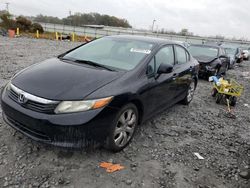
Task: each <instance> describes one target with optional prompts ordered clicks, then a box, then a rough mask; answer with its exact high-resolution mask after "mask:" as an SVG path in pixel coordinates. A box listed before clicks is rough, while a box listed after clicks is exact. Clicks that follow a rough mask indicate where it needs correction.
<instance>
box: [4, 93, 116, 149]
mask: <svg viewBox="0 0 250 188" xmlns="http://www.w3.org/2000/svg"><path fill="white" fill-rule="evenodd" d="M1 106H2V111H3V118H4V121H5V122H6V123H7V124H9V125H10V126H11V127H13V128H14V129H16V130H18V131H20V132H21V133H23V134H25V135H26V136H28V137H30V138H32V139H33V140H36V141H40V142H43V143H47V144H52V145H56V146H62V147H73V148H78V147H85V146H88V145H90V144H95V143H102V142H104V141H105V138H106V137H107V134H108V131H109V129H110V125H111V124H112V122H113V120H114V118H115V115H116V114H117V111H118V110H119V109H116V108H112V107H105V108H103V109H97V110H90V111H86V112H79V113H71V114H43V113H39V112H35V111H32V110H29V109H26V108H23V107H22V106H21V105H19V104H18V103H16V102H14V101H13V100H12V99H10V98H9V97H8V96H7V95H6V94H5V95H4V94H3V95H2V97H1Z"/></svg>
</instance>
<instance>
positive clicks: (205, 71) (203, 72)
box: [199, 64, 216, 76]
mask: <svg viewBox="0 0 250 188" xmlns="http://www.w3.org/2000/svg"><path fill="white" fill-rule="evenodd" d="M215 73H216V69H215V68H213V67H211V66H209V65H203V64H200V69H199V76H207V75H208V76H211V75H215Z"/></svg>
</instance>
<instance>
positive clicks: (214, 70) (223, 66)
mask: <svg viewBox="0 0 250 188" xmlns="http://www.w3.org/2000/svg"><path fill="white" fill-rule="evenodd" d="M188 49H189V51H190V53H191V54H192V55H193V57H194V58H195V59H197V60H198V62H199V63H200V71H199V75H200V76H201V77H204V78H206V79H207V78H208V77H209V76H214V75H221V74H225V73H226V71H227V70H228V68H229V67H230V58H229V57H228V56H227V55H226V52H225V50H224V48H222V47H220V46H216V45H205V44H202V45H198V44H196V45H195V44H192V45H190V46H189V47H188Z"/></svg>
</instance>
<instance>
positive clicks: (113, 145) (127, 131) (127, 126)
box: [106, 103, 139, 152]
mask: <svg viewBox="0 0 250 188" xmlns="http://www.w3.org/2000/svg"><path fill="white" fill-rule="evenodd" d="M138 119H139V115H138V110H137V108H136V106H135V105H134V104H132V103H129V104H127V105H125V106H123V107H122V108H121V110H120V111H119V112H118V113H117V115H116V118H115V119H114V121H113V123H112V125H111V127H110V130H109V133H108V137H107V143H106V148H107V149H108V150H110V151H113V152H119V151H121V150H122V149H124V148H125V147H126V146H127V145H128V144H129V142H130V141H131V140H132V138H133V136H134V133H135V131H136V128H137V125H138Z"/></svg>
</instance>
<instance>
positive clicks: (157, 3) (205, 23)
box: [0, 0, 250, 39]
mask: <svg viewBox="0 0 250 188" xmlns="http://www.w3.org/2000/svg"><path fill="white" fill-rule="evenodd" d="M5 2H9V3H10V5H9V10H10V12H11V13H12V14H15V15H19V14H22V15H28V16H35V15H37V14H44V15H49V16H57V17H60V18H62V17H66V16H68V15H69V11H70V10H71V12H72V14H73V13H75V12H84V13H89V12H98V13H101V14H109V15H113V16H117V17H119V18H125V19H127V20H128V21H129V23H130V24H131V25H132V26H133V27H135V28H144V29H149V28H150V27H152V22H153V20H154V19H155V20H156V22H155V28H156V27H158V28H159V29H161V28H164V29H167V30H174V31H180V30H181V29H182V28H187V29H188V30H189V31H190V32H193V33H195V34H199V35H203V36H211V35H224V36H227V37H234V36H235V37H238V38H240V37H245V38H248V39H250V22H249V21H250V11H249V9H250V1H247V0H88V1H86V0H64V1H63V0H36V1H34V0H33V1H32V0H21V1H20V0H0V9H4V8H5V6H6V5H5V4H4V3H5Z"/></svg>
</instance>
